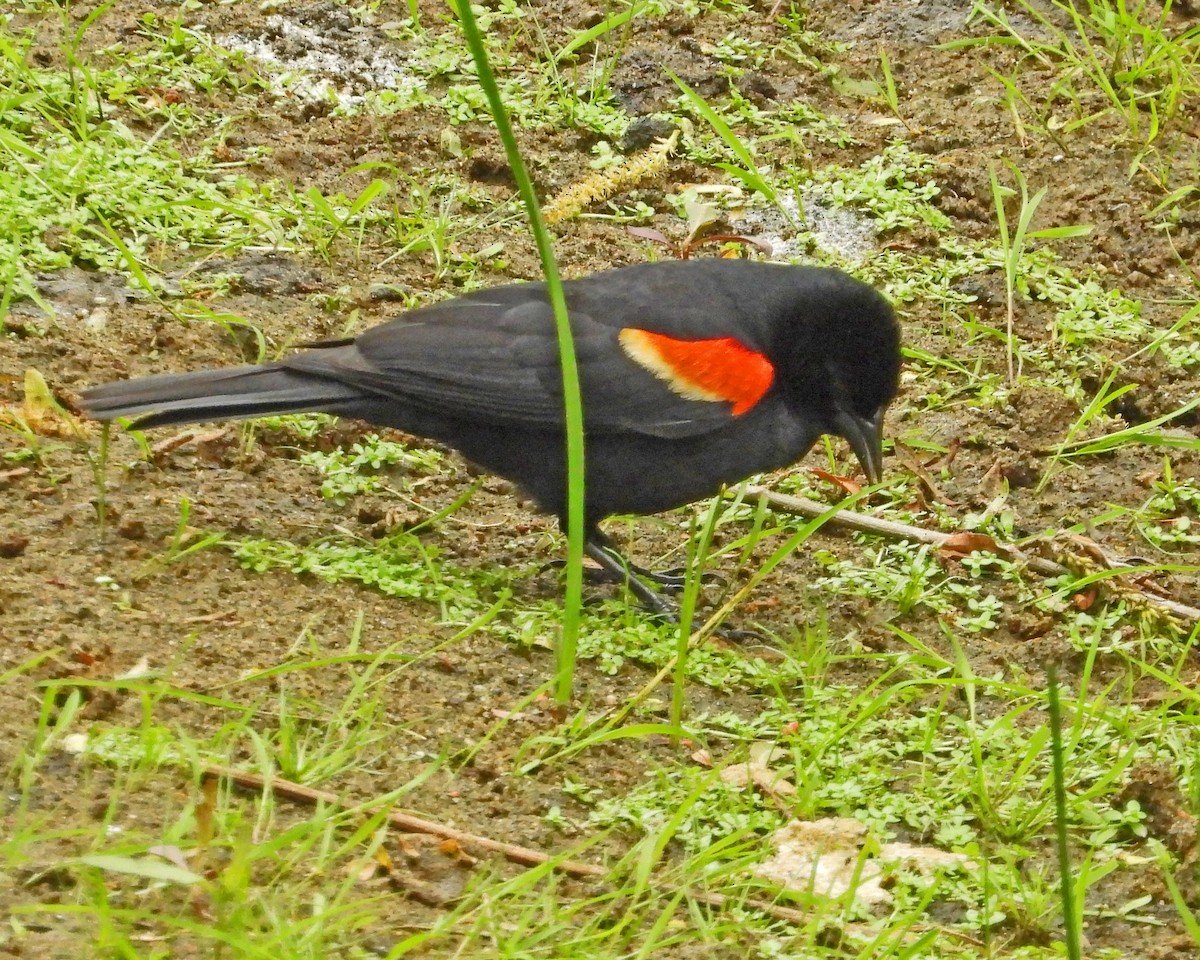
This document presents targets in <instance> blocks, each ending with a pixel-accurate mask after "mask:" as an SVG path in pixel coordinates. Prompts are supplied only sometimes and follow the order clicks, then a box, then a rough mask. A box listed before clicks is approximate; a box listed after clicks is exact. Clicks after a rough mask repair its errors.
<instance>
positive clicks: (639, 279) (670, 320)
mask: <svg viewBox="0 0 1200 960" xmlns="http://www.w3.org/2000/svg"><path fill="white" fill-rule="evenodd" d="M564 287H565V290H566V298H567V304H568V308H569V312H570V318H571V328H572V330H573V331H574V335H575V350H576V354H577V357H578V363H579V374H580V381H581V390H582V395H583V409H584V425H585V438H586V439H585V460H586V472H585V487H584V489H585V506H584V511H585V524H586V531H587V553H588V556H590V557H591V558H592V559H593V560H595V561H596V562H597V563H599V564H600V565H601V567H602V568H604V569H605V570H606V571H608V572H609V573H610V574H612V575H614V576H619V577H621V578H625V577H626V576H629V571H631V570H632V571H634V572H637V573H641V574H643V575H645V574H647V573H648V571H644V570H641V568H638V567H635V566H632V565H629V564H626V562H625V561H624V560H623V558H621V556H620V555H619V554H618V553H617V551H616V549H615V547H614V546H613V544H612V543H611V542H610V541H609V540H608V538H607V537H605V535H604V534H603V533H602V532H601V531H600V528H599V523H600V521H601V520H603V519H604V518H605V517H607V516H610V515H611V514H625V513H631V514H643V513H655V512H658V511H660V510H667V509H670V508H672V507H678V506H681V505H682V504H685V503H690V502H691V501H693V500H698V499H700V498H702V497H707V496H711V495H713V494H715V493H716V492H717V491H718V490H719V489H720V488H721V486H722V484H727V483H733V482H735V481H738V480H742V479H744V478H745V477H747V476H749V475H750V474H753V473H759V472H763V471H767V470H774V469H777V468H779V467H784V466H787V465H789V464H791V463H794V462H795V461H796V460H798V459H799V458H800V457H802V456H803V455H804V454H805V453H806V452H807V451H808V449H809V448H810V447H811V446H812V445H813V443H814V441H816V439H817V438H818V437H819V436H820V435H821V434H824V433H831V434H837V435H839V436H842V437H845V438H846V439H847V440H848V441H849V442H850V446H851V447H852V448H853V450H854V452H855V454H856V455H857V456H858V459H859V461H860V463H861V464H862V467H863V470H864V472H865V473H866V475H867V477H868V479H870V480H871V481H876V480H878V478H879V474H880V468H881V461H882V438H881V427H882V421H883V415H884V411H885V410H886V408H887V406H888V404H889V403H890V402H891V400H892V398H893V397H894V396H895V394H896V389H897V384H898V380H899V373H900V334H899V329H898V327H897V324H896V321H895V318H894V316H893V314H892V310H891V307H890V306H889V305H888V303H887V301H886V300H885V299H884V298H883V297H882V296H881V295H880V294H879V293H878V292H876V291H875V290H874V289H872V288H871V287H869V286H867V285H866V284H864V283H861V282H860V281H858V280H855V279H853V278H852V277H849V276H847V275H846V274H844V273H841V272H839V271H837V270H832V269H825V268H818V267H799V266H786V265H781V264H763V263H753V262H750V261H743V260H700V261H672V262H668V263H653V264H641V265H638V266H632V267H624V268H621V269H617V270H610V271H607V272H604V273H599V274H595V275H593V276H590V277H585V278H583V279H579V280H569V281H567V282H566V283H565V284H564ZM82 400H83V406H84V409H85V410H86V411H87V412H88V413H89V414H90V415H91V416H92V417H94V418H96V419H98V420H111V419H113V418H114V417H130V416H141V415H143V414H145V415H146V416H144V417H143V418H142V419H140V420H139V421H138V424H137V426H138V427H139V428H144V427H153V426H162V425H166V424H180V423H191V422H195V421H200V420H214V419H223V418H227V417H255V416H261V415H266V414H279V413H299V412H302V411H324V412H326V413H332V414H338V415H340V416H346V417H357V418H358V419H361V420H366V421H368V422H369V423H372V424H378V425H381V426H389V427H396V428H399V429H400V430H403V431H405V432H407V433H412V434H417V435H419V436H423V437H429V438H432V439H435V440H439V441H441V442H443V443H446V444H449V445H450V446H452V447H455V448H457V449H458V450H460V451H461V452H462V453H463V454H464V455H465V456H466V457H467V458H468V459H470V460H473V461H474V462H475V463H477V464H479V465H480V466H482V467H484V468H486V469H487V470H490V471H492V472H493V473H497V474H500V475H501V476H504V477H508V478H510V479H511V480H514V481H515V482H516V483H517V484H519V485H520V486H521V487H522V488H524V490H525V491H526V492H527V493H528V494H529V495H530V496H532V497H533V499H534V500H535V501H537V503H538V505H539V506H541V507H542V509H544V510H546V511H548V512H550V513H553V514H556V515H557V516H558V517H559V520H560V522H565V514H566V480H565V474H566V470H565V459H566V454H565V449H566V445H565V437H564V428H563V398H562V379H561V370H560V366H559V354H558V346H557V340H556V338H555V327H554V320H553V314H552V312H551V309H550V306H549V303H548V300H547V297H546V287H545V284H543V283H519V284H513V285H510V286H502V287H496V288H493V289H490V290H480V291H477V292H474V293H470V294H467V295H466V296H462V297H459V298H457V299H455V300H450V301H447V302H445V303H439V304H436V305H434V306H429V307H422V308H420V309H418V310H413V311H411V312H409V313H407V314H405V315H404V316H403V317H400V318H398V319H396V320H392V321H390V322H388V323H384V324H381V325H380V326H377V327H374V328H372V329H370V330H368V331H367V332H366V333H363V334H362V335H361V336H359V337H356V338H354V339H350V340H339V341H335V342H330V343H325V344H316V345H314V346H313V347H312V348H310V349H306V350H303V351H301V352H299V353H296V354H294V355H293V356H290V357H288V358H287V359H286V360H281V361H279V362H277V363H268V364H263V365H261V366H243V367H232V368H229V369H224V370H201V371H197V372H195V373H181V374H166V375H163V376H154V377H146V378H143V379H138V380H127V381H121V382H118V383H109V384H105V385H103V386H98V387H92V388H91V389H88V390H86V391H84V393H83V396H82ZM629 583H630V587H631V589H633V590H634V592H635V593H636V594H637V596H638V597H639V598H640V599H641V600H642V601H643V602H644V603H646V604H648V605H649V606H651V607H653V608H656V609H660V610H661V609H663V607H664V605H663V604H662V603H661V602H660V601H659V599H658V595H657V594H656V593H655V592H654V591H653V590H651V589H650V588H649V587H647V586H646V585H645V584H644V583H641V582H639V581H638V580H637V579H636V578H635V577H633V576H629Z"/></svg>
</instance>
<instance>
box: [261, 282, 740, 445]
mask: <svg viewBox="0 0 1200 960" xmlns="http://www.w3.org/2000/svg"><path fill="white" fill-rule="evenodd" d="M537 286H539V287H540V285H537ZM534 289H535V286H534V285H529V286H528V287H508V288H500V289H499V290H497V291H482V292H480V293H476V294H472V295H469V296H467V297H463V298H459V299H457V300H453V301H448V302H447V303H445V304H439V305H435V306H432V307H427V308H423V309H421V310H416V311H414V312H412V313H410V314H408V315H407V316H405V317H402V318H400V319H397V320H393V321H391V322H390V323H386V324H383V325H381V326H379V327H374V328H372V329H370V330H368V331H367V332H366V333H364V334H363V335H362V336H360V337H359V338H358V339H357V340H356V341H355V342H354V344H353V346H347V347H340V348H338V349H334V350H329V351H324V350H319V349H317V350H309V351H305V352H303V353H300V354H297V355H296V356H294V357H291V358H288V359H287V360H285V361H284V362H283V366H284V367H285V368H287V369H291V370H296V371H298V372H304V373H308V374H312V375H315V376H318V377H325V378H329V379H332V380H336V381H337V382H339V383H343V384H347V385H349V386H353V387H355V388H357V389H359V390H362V391H364V392H367V393H371V394H374V395H376V396H382V397H394V398H396V399H397V400H400V401H402V402H405V403H410V404H414V405H417V406H421V407H424V408H426V409H429V410H432V411H435V412H438V413H441V414H452V415H454V416H457V417H461V418H463V419H467V420H473V421H475V422H478V423H495V424H504V425H514V424H519V425H522V426H532V427H546V428H557V429H561V428H562V424H563V419H564V415H563V399H562V374H561V371H560V365H559V355H558V342H557V339H556V337H555V328H554V318H553V312H552V310H551V308H550V306H549V304H548V303H546V302H545V301H544V300H542V299H540V298H531V293H532V291H533V290H534ZM534 296H535V297H536V294H535V295H534ZM570 316H571V327H572V330H573V332H574V338H575V351H576V360H577V363H578V367H579V375H580V385H581V390H582V393H583V398H584V423H585V426H586V429H587V430H588V432H590V433H605V432H617V431H620V432H625V431H632V432H637V433H643V434H648V435H652V436H660V437H686V436H694V435H697V434H702V433H706V432H709V431H711V430H715V429H718V428H720V427H722V426H725V425H727V424H728V423H729V421H730V416H731V404H730V403H728V402H726V401H720V400H717V401H713V400H697V399H689V398H687V397H684V396H682V395H680V394H679V393H677V392H675V391H673V390H672V389H671V388H670V386H669V385H668V384H667V383H665V382H664V381H663V380H661V379H659V378H658V377H657V376H655V375H654V374H653V373H651V372H650V371H649V370H647V369H645V368H644V367H642V366H641V365H639V364H638V363H636V362H634V361H633V360H632V359H631V358H630V357H629V356H628V354H627V353H626V352H625V350H624V349H623V348H622V347H621V345H620V343H619V342H618V333H619V330H620V328H619V327H618V326H617V325H615V324H611V323H609V324H605V323H600V322H597V320H596V319H594V318H593V317H592V316H590V315H588V314H586V313H582V312H580V311H578V310H572V311H571V315H570ZM651 319H652V318H651Z"/></svg>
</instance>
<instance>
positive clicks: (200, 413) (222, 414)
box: [80, 363, 356, 428]
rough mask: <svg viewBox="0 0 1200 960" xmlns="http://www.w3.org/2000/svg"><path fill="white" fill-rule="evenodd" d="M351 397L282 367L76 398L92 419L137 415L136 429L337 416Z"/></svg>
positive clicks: (187, 377)
mask: <svg viewBox="0 0 1200 960" xmlns="http://www.w3.org/2000/svg"><path fill="white" fill-rule="evenodd" d="M355 397H356V392H355V390H354V388H352V387H348V386H347V385H345V384H343V383H338V382H337V381H336V380H332V379H326V378H323V377H319V376H314V375H312V374H307V373H299V372H297V371H295V370H289V369H287V368H285V367H284V366H283V365H282V364H274V363H272V364H265V365H263V366H245V367H231V368H228V369H225V370H198V371H196V372H195V373H168V374H162V375H160V376H154V377H140V378H138V379H136V380H118V381H117V382H115V383H105V384H102V385H101V386H98V387H89V388H88V389H87V390H84V391H83V393H82V394H81V396H80V399H81V401H82V405H83V409H84V411H85V412H86V413H87V414H88V416H90V417H92V418H93V419H95V420H113V419H115V418H116V417H138V418H139V420H138V424H137V425H138V427H139V428H144V427H162V426H170V425H172V424H181V423H198V422H200V421H204V420H228V419H241V418H244V417H261V416H269V415H272V414H279V413H307V412H313V411H317V410H324V411H328V412H331V413H333V412H337V410H338V408H339V407H340V406H341V405H342V404H344V403H346V402H347V401H353V400H354V399H355Z"/></svg>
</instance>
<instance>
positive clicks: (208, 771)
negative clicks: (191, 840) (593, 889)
mask: <svg viewBox="0 0 1200 960" xmlns="http://www.w3.org/2000/svg"><path fill="white" fill-rule="evenodd" d="M203 775H204V777H220V778H223V779H225V780H229V781H231V782H233V783H236V784H237V785H238V786H241V787H249V788H251V789H253V790H264V789H269V790H271V791H272V792H273V793H276V794H278V795H279V796H281V797H287V798H289V799H291V800H303V801H306V802H308V803H328V804H331V805H333V806H337V807H344V806H345V804H344V803H343V802H342V799H341V798H340V797H339V796H338V795H337V794H336V793H330V792H329V791H328V790H317V789H315V788H314V787H306V786H304V785H303V784H301V783H296V782H294V781H292V780H282V779H280V778H278V777H272V778H271V779H270V780H268V779H267V778H266V777H262V776H259V775H258V774H257V773H249V772H247V771H244V770H234V769H233V768H232V767H223V766H220V765H219V764H212V763H210V764H208V765H206V766H205V768H204V774H203ZM388 822H389V823H391V824H392V825H393V826H396V827H399V828H400V829H401V830H405V831H407V832H408V833H427V834H429V835H430V836H434V837H441V838H442V839H443V840H453V841H454V842H455V843H457V844H460V845H461V846H462V847H463V848H464V849H466V848H474V849H476V850H484V851H486V852H488V853H498V854H500V855H501V856H503V857H504V858H505V859H506V860H511V861H512V862H513V863H520V864H523V865H524V866H527V867H536V866H540V865H541V864H543V863H547V862H548V861H550V860H553V859H554V858H553V857H552V856H551V855H550V854H548V853H545V852H543V851H541V850H533V849H531V848H529V847H521V846H518V845H517V844H515V843H502V842H501V841H499V840H493V839H492V838H491V837H481V836H479V834H476V833H467V832H466V831H464V830H456V829H455V828H454V827H450V826H447V825H446V824H444V823H437V822H436V821H433V820H425V819H423V818H421V817H414V816H412V815H411V814H408V813H401V812H400V811H398V810H392V811H390V812H389V813H388ZM554 869H556V870H560V871H562V872H563V873H565V874H568V875H570V876H572V877H585V878H594V877H602V876H604V874H605V873H606V871H605V870H604V869H603V868H602V867H597V866H593V865H592V864H590V863H580V862H579V861H577V860H560V861H558V862H557V863H555V865H554Z"/></svg>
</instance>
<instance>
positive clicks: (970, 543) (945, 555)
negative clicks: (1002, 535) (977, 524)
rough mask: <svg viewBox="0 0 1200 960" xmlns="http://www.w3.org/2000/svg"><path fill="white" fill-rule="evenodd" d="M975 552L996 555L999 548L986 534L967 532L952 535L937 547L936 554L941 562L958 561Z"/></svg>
mask: <svg viewBox="0 0 1200 960" xmlns="http://www.w3.org/2000/svg"><path fill="white" fill-rule="evenodd" d="M976 551H979V552H981V553H996V554H998V553H999V552H1000V548H999V547H998V546H997V545H996V541H995V540H993V539H992V538H991V537H989V536H988V535H987V534H986V533H970V532H969V531H963V532H961V533H952V534H951V535H950V536H948V537H947V538H946V540H945V542H943V543H942V545H941V546H940V547H938V554H939V555H940V556H941V557H942V559H943V560H958V559H960V558H962V557H967V556H970V555H971V554H972V553H975V552H976Z"/></svg>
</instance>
